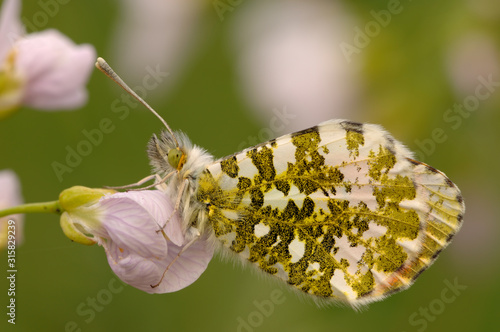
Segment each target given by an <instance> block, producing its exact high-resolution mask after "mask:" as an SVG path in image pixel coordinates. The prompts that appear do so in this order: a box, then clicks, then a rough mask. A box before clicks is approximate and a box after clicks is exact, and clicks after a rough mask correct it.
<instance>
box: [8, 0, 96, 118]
mask: <svg viewBox="0 0 500 332" xmlns="http://www.w3.org/2000/svg"><path fill="white" fill-rule="evenodd" d="M20 9H21V8H20V2H19V0H6V1H4V3H3V5H2V9H1V13H0V116H1V115H2V113H6V112H8V111H11V110H13V109H16V108H18V107H19V106H21V105H25V106H29V107H33V108H38V109H45V110H54V109H74V108H78V107H81V106H82V105H83V104H84V103H85V102H86V101H87V91H86V89H85V84H86V83H87V81H88V79H89V76H90V73H91V72H92V69H93V65H94V62H95V58H96V53H95V50H94V47H93V46H91V45H76V44H74V43H73V42H72V41H71V40H70V39H69V38H67V37H66V36H64V35H62V34H61V33H60V32H58V31H56V30H46V31H42V32H36V33H32V34H29V35H26V36H24V28H23V26H22V24H21V21H20V19H19V16H20ZM4 115H5V114H4Z"/></svg>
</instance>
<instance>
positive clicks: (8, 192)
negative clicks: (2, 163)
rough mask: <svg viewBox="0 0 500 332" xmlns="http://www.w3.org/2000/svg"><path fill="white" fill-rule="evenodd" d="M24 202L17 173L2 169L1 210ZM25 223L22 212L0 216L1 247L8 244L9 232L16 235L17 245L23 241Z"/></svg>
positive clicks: (0, 186) (0, 175) (0, 185)
mask: <svg viewBox="0 0 500 332" xmlns="http://www.w3.org/2000/svg"><path fill="white" fill-rule="evenodd" d="M22 202H23V198H22V196H21V185H20V183H19V179H18V177H17V175H16V173H14V172H13V171H11V170H3V171H0V210H1V209H5V208H8V207H11V206H15V205H20V204H22ZM9 220H13V222H9ZM23 223H24V215H22V214H16V215H11V216H9V217H3V218H0V249H2V248H5V247H6V246H7V244H8V241H9V237H8V236H9V234H11V235H15V245H16V246H18V245H19V244H21V243H22V241H23ZM9 226H11V227H9ZM9 230H10V231H11V232H10V233H9Z"/></svg>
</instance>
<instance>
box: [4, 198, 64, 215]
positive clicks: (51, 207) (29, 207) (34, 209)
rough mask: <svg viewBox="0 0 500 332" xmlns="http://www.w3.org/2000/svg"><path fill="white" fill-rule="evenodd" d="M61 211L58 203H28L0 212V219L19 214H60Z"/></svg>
mask: <svg viewBox="0 0 500 332" xmlns="http://www.w3.org/2000/svg"><path fill="white" fill-rule="evenodd" d="M62 212H63V209H62V208H61V206H60V205H59V201H53V202H44V203H30V204H23V205H18V206H14V207H11V208H8V209H5V210H0V218H1V217H5V216H9V215H11V214H19V213H57V214H61V213H62Z"/></svg>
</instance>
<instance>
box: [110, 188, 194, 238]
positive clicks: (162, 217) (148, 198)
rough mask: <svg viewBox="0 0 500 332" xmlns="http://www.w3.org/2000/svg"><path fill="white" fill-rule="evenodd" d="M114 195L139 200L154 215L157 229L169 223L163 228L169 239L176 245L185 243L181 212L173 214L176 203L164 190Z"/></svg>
mask: <svg viewBox="0 0 500 332" xmlns="http://www.w3.org/2000/svg"><path fill="white" fill-rule="evenodd" d="M113 197H127V198H129V199H131V200H133V201H135V202H137V203H138V204H139V205H140V206H142V207H143V208H144V209H146V210H147V211H148V213H149V214H150V215H151V216H153V218H154V220H155V221H156V222H157V225H156V227H157V228H156V230H159V229H160V228H161V227H163V226H164V225H165V223H167V224H166V225H165V228H164V229H163V230H164V232H165V234H166V235H167V236H168V239H169V240H170V241H172V242H173V243H174V244H176V245H182V244H183V243H184V234H183V233H182V228H181V220H180V218H179V214H177V213H176V214H174V215H172V213H173V210H174V205H173V203H172V202H171V201H170V199H169V198H168V197H167V196H166V195H165V193H164V192H162V191H160V190H144V191H129V192H127V193H118V194H115V195H113ZM167 220H168V222H167Z"/></svg>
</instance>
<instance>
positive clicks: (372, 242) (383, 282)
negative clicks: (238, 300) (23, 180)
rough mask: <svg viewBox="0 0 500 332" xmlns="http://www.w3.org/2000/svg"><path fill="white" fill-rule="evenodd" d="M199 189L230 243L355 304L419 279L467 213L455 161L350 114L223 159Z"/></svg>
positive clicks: (311, 287)
mask: <svg viewBox="0 0 500 332" xmlns="http://www.w3.org/2000/svg"><path fill="white" fill-rule="evenodd" d="M197 198H198V200H199V201H200V202H202V203H203V204H205V205H206V208H207V215H208V221H209V224H210V225H211V230H212V232H213V235H214V236H215V237H216V238H217V239H218V240H220V242H221V243H222V245H223V246H224V247H226V248H228V249H229V250H231V251H233V252H235V253H237V254H239V255H240V256H241V257H242V258H244V259H246V260H248V261H249V262H251V263H253V264H255V265H256V266H257V267H258V268H260V269H261V270H263V271H265V272H267V273H269V274H272V275H274V276H276V277H278V278H280V279H282V280H284V281H285V282H287V283H288V284H289V285H291V286H293V287H295V288H297V289H298V290H300V291H302V292H305V293H308V294H311V295H314V296H317V297H320V298H327V299H335V300H339V301H342V302H347V303H350V304H352V305H358V304H363V303H368V302H371V301H376V300H380V299H382V298H383V297H385V296H387V295H388V294H391V293H393V292H395V291H398V290H401V289H404V288H406V287H408V286H409V285H411V284H412V282H413V281H414V280H415V278H416V277H417V276H418V275H419V274H420V273H421V272H422V271H424V270H425V269H426V268H427V267H428V266H429V265H431V264H432V262H433V261H434V260H435V259H436V257H437V255H438V254H439V253H440V252H441V250H442V249H443V248H445V247H446V246H447V245H448V243H449V242H450V240H451V238H452V237H453V235H454V234H455V233H456V232H457V231H458V229H459V228H460V224H461V221H462V217H463V213H464V204H463V200H462V198H461V194H460V191H459V189H458V188H457V187H456V186H455V185H454V184H453V183H452V182H451V181H450V180H449V179H448V178H447V177H446V176H445V175H444V174H443V173H441V172H440V171H438V170H436V169H434V168H432V167H430V166H428V165H426V164H423V163H420V162H417V161H415V160H413V159H412V154H411V152H409V151H408V150H407V149H406V148H405V147H404V146H403V145H402V144H401V143H399V142H398V141H396V140H395V139H394V138H392V137H391V136H390V135H389V134H388V133H387V132H385V131H384V130H383V129H382V128H381V127H380V126H377V125H371V124H359V123H353V122H348V121H343V120H332V121H327V122H324V123H322V124H320V125H318V126H316V127H313V128H310V129H307V130H304V131H301V132H297V133H294V134H291V135H285V136H282V137H280V138H277V139H275V140H272V141H269V142H267V143H264V144H261V145H258V146H256V147H253V148H250V149H247V150H244V151H242V152H241V153H238V154H235V155H232V156H229V157H226V158H223V159H221V160H218V161H217V162H215V163H213V164H212V165H210V166H209V167H208V168H207V170H206V171H205V172H204V173H203V175H202V176H201V178H200V179H199V189H198V193H197Z"/></svg>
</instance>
